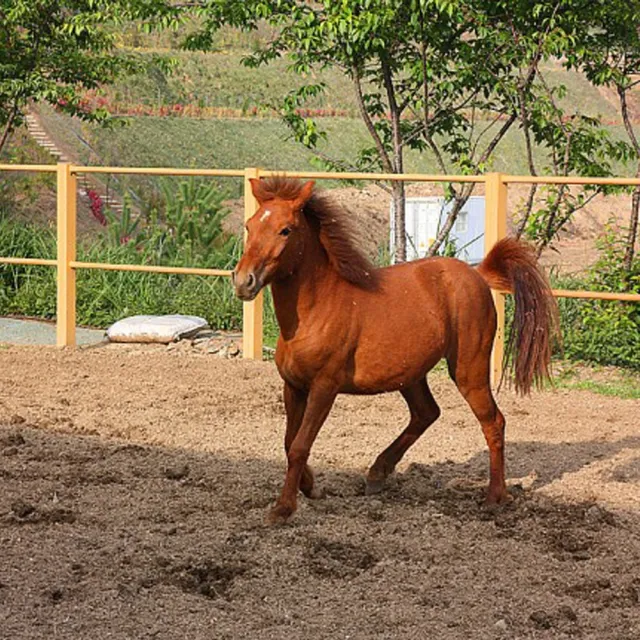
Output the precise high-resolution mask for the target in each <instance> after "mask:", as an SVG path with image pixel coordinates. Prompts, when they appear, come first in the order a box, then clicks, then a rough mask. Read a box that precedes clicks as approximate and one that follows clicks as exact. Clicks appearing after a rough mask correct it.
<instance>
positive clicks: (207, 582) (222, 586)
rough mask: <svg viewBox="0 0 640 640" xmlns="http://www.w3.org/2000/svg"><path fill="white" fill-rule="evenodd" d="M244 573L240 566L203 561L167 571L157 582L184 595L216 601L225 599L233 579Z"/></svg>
mask: <svg viewBox="0 0 640 640" xmlns="http://www.w3.org/2000/svg"><path fill="white" fill-rule="evenodd" d="M245 571H246V569H245V568H244V567H241V566H234V565H219V564H216V563H215V562H212V561H211V560H204V561H202V562H193V563H187V564H184V565H180V566H177V567H173V568H171V569H168V570H167V574H166V575H165V577H164V578H163V579H161V580H159V582H164V583H165V584H171V585H174V586H176V587H178V588H179V589H181V590H182V591H184V592H185V593H195V594H196V595H200V596H204V597H206V598H211V599H216V598H221V597H226V596H227V594H228V591H229V588H230V587H231V586H232V584H233V581H234V580H235V578H236V577H238V576H240V575H242V574H243V573H245Z"/></svg>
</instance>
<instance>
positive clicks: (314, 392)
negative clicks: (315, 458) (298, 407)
mask: <svg viewBox="0 0 640 640" xmlns="http://www.w3.org/2000/svg"><path fill="white" fill-rule="evenodd" d="M287 393H288V392H287ZM292 395H294V394H292ZM336 395H337V389H336V388H335V387H334V386H333V385H327V384H315V385H314V386H312V387H311V390H310V391H309V394H308V396H307V399H306V407H305V408H304V415H303V417H302V422H301V424H300V427H299V429H297V433H295V434H294V433H293V431H294V426H293V425H294V421H291V422H290V421H289V418H288V413H287V436H286V437H285V449H286V450H287V475H286V477H285V481H284V486H283V487H282V492H281V494H280V497H279V498H278V500H277V502H276V504H275V506H274V507H273V508H272V509H271V511H270V512H269V522H270V523H271V524H283V523H285V522H286V521H287V520H288V519H289V518H290V517H291V516H292V515H293V513H294V512H295V510H296V508H297V504H298V503H297V500H298V489H299V488H300V487H301V480H302V478H303V474H304V473H305V469H307V470H308V471H309V472H310V469H309V467H308V466H307V460H308V459H309V454H310V452H311V447H312V445H313V443H314V441H315V439H316V437H317V435H318V432H319V431H320V429H321V427H322V425H323V424H324V421H325V420H326V419H327V416H328V415H329V411H331V407H332V406H333V402H334V400H335V399H336ZM290 424H291V429H289V425H290ZM289 436H292V439H291V442H290V444H289V446H288V447H287V442H286V438H287V437H289ZM307 480H308V478H307ZM305 488H306V489H308V490H309V491H312V490H313V476H311V485H310V486H308V485H307V486H306V487H305Z"/></svg>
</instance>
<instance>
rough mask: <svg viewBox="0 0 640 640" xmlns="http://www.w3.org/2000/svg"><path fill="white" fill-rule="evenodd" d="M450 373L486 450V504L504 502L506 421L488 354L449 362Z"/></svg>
mask: <svg viewBox="0 0 640 640" xmlns="http://www.w3.org/2000/svg"><path fill="white" fill-rule="evenodd" d="M485 361H486V362H485ZM449 372H450V373H451V374H452V375H451V377H452V378H453V381H454V382H455V383H456V386H457V387H458V390H459V391H460V393H461V394H462V396H463V397H464V399H465V400H466V401H467V403H468V405H469V406H470V407H471V410H472V411H473V413H474V415H475V416H476V418H477V419H478V421H479V422H480V425H481V427H482V432H483V434H484V437H485V440H486V442H487V446H488V447H489V491H488V493H487V498H486V500H485V502H486V504H488V505H493V504H499V503H501V502H506V501H507V500H509V498H510V496H509V493H508V492H507V486H506V483H505V479H504V431H505V419H504V416H503V415H502V412H501V411H500V409H499V408H498V405H497V404H496V401H495V399H494V397H493V393H492V392H491V385H490V384H489V354H488V353H483V354H482V357H477V358H476V360H475V362H472V363H469V364H467V363H461V362H460V361H459V360H458V362H456V363H449Z"/></svg>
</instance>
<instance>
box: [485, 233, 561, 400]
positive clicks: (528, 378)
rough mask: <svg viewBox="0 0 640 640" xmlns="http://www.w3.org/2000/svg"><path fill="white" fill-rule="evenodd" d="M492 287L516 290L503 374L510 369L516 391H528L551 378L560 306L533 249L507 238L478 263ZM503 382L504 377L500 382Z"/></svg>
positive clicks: (511, 291) (523, 392) (521, 392)
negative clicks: (552, 354)
mask: <svg viewBox="0 0 640 640" xmlns="http://www.w3.org/2000/svg"><path fill="white" fill-rule="evenodd" d="M478 272H479V273H480V275H481V276H482V277H483V278H484V280H485V281H486V282H487V284H488V285H489V286H490V287H491V288H492V289H500V290H503V291H509V292H510V293H513V297H514V301H515V312H514V316H513V322H512V324H511V330H510V332H509V337H508V340H507V345H506V348H505V351H504V361H503V376H504V372H505V371H510V372H511V373H512V375H513V376H514V382H515V388H516V392H518V393H520V394H523V395H524V394H528V393H529V392H530V391H531V387H532V385H533V384H535V385H536V387H539V386H540V385H541V383H542V382H543V381H544V380H545V379H549V378H550V377H551V368H550V367H551V351H552V345H553V341H554V338H556V337H557V336H558V326H559V324H558V305H557V303H556V301H555V298H554V297H553V295H552V293H551V288H550V287H549V283H548V281H547V279H546V277H545V276H544V274H543V273H542V271H541V270H540V268H539V266H538V264H537V260H536V257H535V254H534V251H533V248H532V247H530V246H529V245H527V244H525V243H523V242H520V241H519V240H516V239H515V238H503V239H502V240H500V241H499V242H497V243H496V244H495V245H494V247H493V248H492V249H491V251H489V253H488V254H487V256H486V257H485V259H484V260H483V261H482V262H481V263H480V265H478ZM500 382H501V383H502V380H501V381H500Z"/></svg>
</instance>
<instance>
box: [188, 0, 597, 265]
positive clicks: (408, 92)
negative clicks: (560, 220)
mask: <svg viewBox="0 0 640 640" xmlns="http://www.w3.org/2000/svg"><path fill="white" fill-rule="evenodd" d="M197 5H198V8H197V13H198V16H199V20H200V24H201V29H200V30H199V31H197V32H196V33H194V34H192V35H191V36H190V37H189V38H188V40H187V43H186V44H187V46H188V47H191V48H199V49H205V50H206V49H209V48H211V47H212V46H213V42H214V39H213V36H214V34H215V32H216V30H217V29H219V28H220V27H221V26H222V25H223V24H229V25H232V26H235V27H238V28H241V29H245V30H250V29H254V28H256V27H257V26H258V25H259V24H260V23H262V22H265V21H266V22H267V23H268V24H270V25H271V26H273V27H275V28H276V32H275V33H276V35H275V37H274V38H273V39H271V40H270V41H269V42H268V43H267V44H266V45H265V46H263V47H262V48H260V49H258V50H257V51H255V52H254V53H253V54H251V55H249V56H247V58H246V63H247V64H250V65H260V64H268V63H269V62H270V61H272V60H274V59H275V58H278V57H281V56H286V57H288V59H289V60H290V61H291V67H292V69H294V70H295V71H296V72H298V73H299V74H300V76H301V77H311V72H312V71H315V70H318V69H322V68H326V67H337V68H339V69H341V70H342V71H343V72H344V73H345V74H346V75H347V76H348V77H349V78H350V80H351V82H352V84H353V90H354V95H355V98H356V101H357V104H358V106H359V111H360V116H361V117H362V120H363V122H364V124H365V125H366V128H367V130H368V132H369V134H370V137H371V145H370V146H368V147H367V148H364V149H361V150H359V153H357V154H356V156H355V157H354V159H353V162H352V163H350V164H349V165H345V163H339V162H335V161H333V160H332V159H331V158H327V157H325V156H323V155H322V154H320V153H318V156H319V157H320V158H321V160H322V161H323V162H324V163H325V165H327V166H329V167H332V168H342V169H356V170H381V171H384V172H387V173H401V172H402V171H403V169H404V155H405V152H406V150H407V149H418V150H420V151H426V150H429V151H430V152H431V153H432V154H433V156H434V157H435V159H436V162H437V164H438V167H439V168H440V170H441V171H442V173H445V174H451V173H463V174H471V173H483V172H484V171H486V170H488V169H490V167H491V163H492V159H493V157H494V154H495V151H496V148H497V147H498V145H499V144H500V142H501V141H502V140H503V139H504V137H505V135H506V134H507V132H508V131H509V130H510V129H511V128H512V127H514V126H517V125H520V126H523V117H524V118H525V122H526V124H527V128H528V131H529V133H530V136H529V143H530V144H541V145H545V146H549V145H550V149H551V151H550V153H549V155H550V156H553V155H554V154H555V155H556V156H557V154H558V149H557V147H558V144H559V141H560V139H561V137H559V136H558V135H557V131H556V132H555V133H554V132H553V131H550V130H548V131H547V132H546V133H545V132H544V131H543V130H544V125H545V123H546V122H548V120H549V118H550V117H552V116H553V117H555V116H556V114H555V112H554V113H553V114H550V113H545V110H544V109H537V110H534V108H533V106H534V105H536V104H537V103H538V101H539V99H540V95H541V89H540V83H539V82H537V80H538V76H539V72H540V65H541V62H543V61H545V60H549V59H551V58H553V59H560V58H561V57H563V56H565V55H566V54H567V53H568V52H569V51H570V50H571V48H572V47H573V46H575V43H576V42H577V40H578V38H579V37H580V34H581V33H583V32H584V30H585V29H586V28H587V27H588V24H589V19H590V16H589V5H590V3H588V2H584V0H567V1H561V0H556V1H555V2H541V1H531V0H519V1H517V2H513V1H512V0H393V1H392V0H341V1H340V2H335V1H333V0H322V1H321V2H314V3H309V2H304V1H302V0H300V1H298V0H246V1H245V2H243V3H239V2H236V1H234V0H202V1H201V2H199V3H197ZM324 89H325V87H324V86H323V85H322V84H319V83H313V82H305V83H304V84H303V85H302V86H301V87H299V88H297V89H294V90H293V91H291V92H290V93H289V94H288V95H287V96H286V97H285V98H284V100H283V103H282V104H281V105H279V109H280V111H281V114H282V117H283V118H284V120H285V122H286V123H287V124H288V125H289V127H290V128H291V131H292V132H293V134H294V136H295V138H296V139H297V140H298V141H300V142H301V143H302V144H304V145H305V146H307V147H308V148H310V149H314V150H316V153H317V149H316V146H317V143H318V141H319V140H320V138H321V137H322V136H323V135H324V133H323V132H322V131H321V130H320V129H319V127H318V124H317V122H315V121H314V120H313V119H311V118H306V117H302V116H301V115H299V113H298V108H299V107H301V106H302V105H303V104H304V102H305V100H306V99H307V98H308V97H310V96H313V95H317V94H318V93H319V92H321V91H323V90H324ZM527 105H529V106H530V108H529V110H528V111H527V115H524V116H523V107H524V108H525V110H526V109H527ZM565 146H566V145H565ZM597 146H598V145H594V146H592V147H591V148H589V149H586V147H585V146H584V145H583V154H582V157H583V158H584V159H585V162H587V163H589V162H591V163H592V161H593V159H594V156H595V155H597V153H598V152H599V149H597V148H596V147H597ZM585 150H586V153H585ZM579 155H580V154H577V153H576V154H574V157H578V156H579ZM569 165H570V166H569ZM579 165H580V163H579V162H577V161H576V162H573V163H569V164H568V170H569V169H571V170H581V167H580V166H579ZM390 189H391V191H392V193H393V202H394V210H395V229H396V238H395V244H396V258H397V259H404V257H405V253H406V247H405V237H404V200H405V198H404V185H403V183H401V182H393V183H392V185H391V187H390ZM472 191H473V185H471V184H468V185H464V186H455V185H449V186H448V195H449V197H450V198H451V199H452V200H453V207H452V208H451V213H450V214H449V216H448V219H447V220H446V222H445V223H444V224H443V226H442V228H441V229H440V231H439V233H438V237H437V238H436V241H435V243H434V244H433V246H432V247H431V250H430V251H431V253H432V254H433V253H436V252H437V251H439V250H440V248H441V247H442V246H444V245H445V243H446V240H447V237H448V235H449V232H450V231H451V228H452V226H453V224H454V222H455V219H456V217H457V215H458V213H459V211H460V210H461V209H462V207H463V206H464V204H465V203H466V201H467V200H468V198H469V196H470V195H471V193H472ZM556 217H557V216H556Z"/></svg>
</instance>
